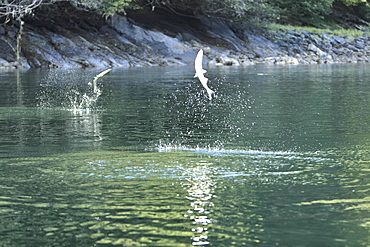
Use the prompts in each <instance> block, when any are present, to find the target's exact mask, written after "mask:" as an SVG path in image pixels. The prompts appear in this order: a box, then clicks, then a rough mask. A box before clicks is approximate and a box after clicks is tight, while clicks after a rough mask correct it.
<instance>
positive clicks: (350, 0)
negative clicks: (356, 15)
mask: <svg viewBox="0 0 370 247" xmlns="http://www.w3.org/2000/svg"><path fill="white" fill-rule="evenodd" d="M341 1H342V2H343V3H344V4H345V5H347V6H355V5H358V4H360V3H366V0H341Z"/></svg>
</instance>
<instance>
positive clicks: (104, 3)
mask: <svg viewBox="0 0 370 247" xmlns="http://www.w3.org/2000/svg"><path fill="white" fill-rule="evenodd" d="M72 3H73V4H74V5H75V6H82V7H85V8H87V9H93V10H96V11H97V12H99V13H101V14H103V15H107V16H109V15H113V14H115V13H120V12H123V13H124V12H125V10H126V9H128V8H133V7H134V6H136V5H135V3H134V2H133V1H132V0H73V1H72Z"/></svg>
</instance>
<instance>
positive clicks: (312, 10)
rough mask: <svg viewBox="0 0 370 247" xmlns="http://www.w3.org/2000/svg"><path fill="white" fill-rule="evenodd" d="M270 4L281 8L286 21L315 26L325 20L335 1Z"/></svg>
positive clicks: (294, 0) (289, 0) (272, 1)
mask: <svg viewBox="0 0 370 247" xmlns="http://www.w3.org/2000/svg"><path fill="white" fill-rule="evenodd" d="M269 2H270V4H273V5H275V6H276V7H278V8H280V10H281V15H282V16H284V17H285V18H286V19H293V20H294V19H295V20H298V21H300V22H303V23H306V24H313V23H315V22H317V21H318V20H319V19H323V18H325V16H326V15H327V14H328V13H329V11H330V9H331V7H332V4H333V2H334V0H270V1H269Z"/></svg>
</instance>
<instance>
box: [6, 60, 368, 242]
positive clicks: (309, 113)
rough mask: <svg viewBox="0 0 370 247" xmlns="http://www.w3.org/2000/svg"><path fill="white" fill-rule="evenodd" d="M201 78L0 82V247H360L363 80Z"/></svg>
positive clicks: (364, 217) (233, 72) (358, 68)
mask: <svg viewBox="0 0 370 247" xmlns="http://www.w3.org/2000/svg"><path fill="white" fill-rule="evenodd" d="M208 71H209V74H208V75H209V77H210V82H209V85H210V87H212V88H214V89H215V90H216V92H217V93H216V94H217V97H215V98H214V99H213V100H212V101H209V99H208V98H207V95H205V94H204V91H202V90H203V88H202V86H201V85H200V84H199V83H198V82H197V81H196V80H193V78H192V77H193V68H188V67H184V68H179V69H173V68H142V69H127V70H116V71H112V72H111V73H110V74H108V75H107V76H106V77H104V78H103V79H102V81H101V83H100V84H99V86H100V89H101V95H100V96H99V98H97V100H96V101H95V102H94V105H90V106H89V107H87V108H85V109H90V110H77V111H73V109H74V105H76V102H82V101H80V99H78V97H80V96H81V95H82V96H83V95H84V94H85V93H88V90H89V87H88V85H87V84H85V82H88V81H91V78H93V77H94V76H95V75H96V74H97V73H99V72H100V71H89V70H80V71H59V70H52V71H51V70H47V71H42V70H35V71H29V72H21V71H17V72H4V73H0V84H1V85H0V86H1V87H2V88H3V89H4V90H6V92H9V93H6V94H3V95H0V127H1V128H0V136H1V138H0V147H1V149H0V157H1V159H0V162H1V163H0V192H1V193H0V234H1V236H2V238H0V245H1V246H192V245H195V246H212V245H213V246H253V245H262V246H275V245H280V246H368V245H369V244H370V239H369V226H370V223H369V205H370V199H369V195H368V192H369V186H370V183H369V179H368V177H369V176H368V175H369V168H368V163H369V162H368V160H369V151H368V146H369V145H368V144H369V140H370V135H369V133H370V132H369V130H370V124H369V123H370V121H369V120H370V119H369V116H370V110H369V107H368V103H369V101H370V97H369V96H370V95H369V92H370V88H369V84H368V81H367V78H368V77H369V74H368V73H370V72H368V71H370V70H369V69H368V65H347V66H341V65H333V66H292V67H288V66H284V67H278V66H260V67H259V66H256V67H248V68H238V69H236V68H214V69H212V68H211V69H208ZM76 92H78V93H76ZM78 104H79V103H78ZM78 104H77V105H78ZM81 108H84V107H81Z"/></svg>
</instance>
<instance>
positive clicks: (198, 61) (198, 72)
mask: <svg viewBox="0 0 370 247" xmlns="http://www.w3.org/2000/svg"><path fill="white" fill-rule="evenodd" d="M202 60H203V50H202V49H200V51H199V52H198V55H197V57H196V58H195V63H194V67H195V75H194V78H196V77H198V79H199V81H200V82H201V83H202V85H203V87H204V88H205V89H206V91H207V93H208V97H209V99H210V100H211V99H212V94H213V93H214V91H213V90H211V89H210V88H209V87H208V85H207V82H208V78H206V77H205V76H204V73H206V72H207V70H205V69H203V68H202Z"/></svg>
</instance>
